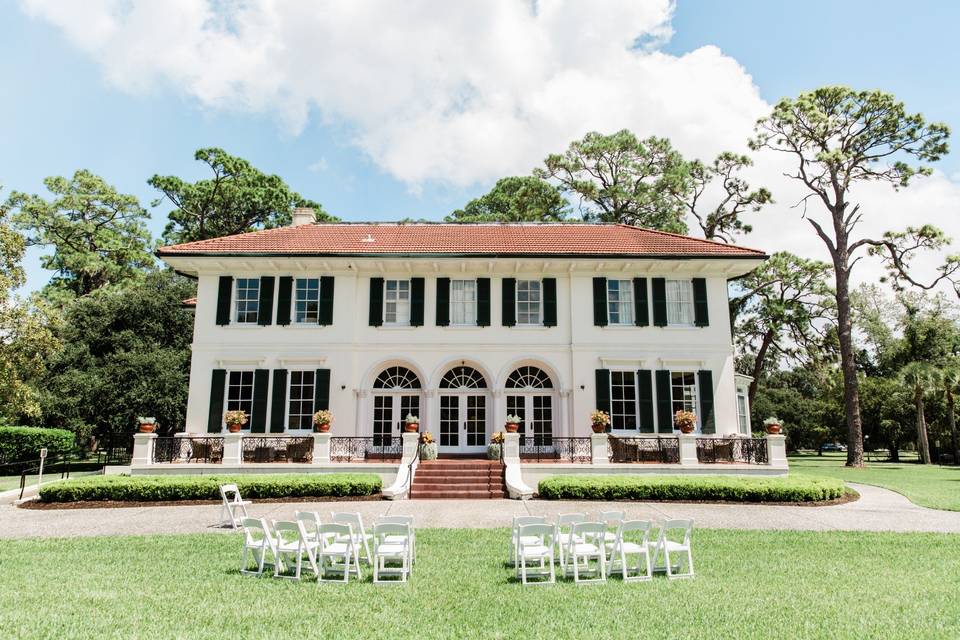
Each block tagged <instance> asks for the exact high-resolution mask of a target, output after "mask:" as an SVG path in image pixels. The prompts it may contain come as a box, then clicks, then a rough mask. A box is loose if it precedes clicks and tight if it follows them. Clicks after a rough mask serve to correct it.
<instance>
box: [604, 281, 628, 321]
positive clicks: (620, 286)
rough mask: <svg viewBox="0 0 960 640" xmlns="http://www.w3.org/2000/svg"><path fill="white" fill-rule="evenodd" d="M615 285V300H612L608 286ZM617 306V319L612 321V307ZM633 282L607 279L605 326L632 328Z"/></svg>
mask: <svg viewBox="0 0 960 640" xmlns="http://www.w3.org/2000/svg"><path fill="white" fill-rule="evenodd" d="M613 283H616V285H617V299H616V300H612V299H611V298H612V294H613V292H612V291H611V290H610V285H611V284H613ZM613 305H617V307H618V309H617V312H616V313H617V319H616V320H614V319H613V310H612V308H611V307H612V306H613ZM633 312H634V307H633V280H621V279H619V278H608V279H607V324H611V325H614V326H632V325H633V324H634V318H633Z"/></svg>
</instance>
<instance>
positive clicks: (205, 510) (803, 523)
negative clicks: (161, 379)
mask: <svg viewBox="0 0 960 640" xmlns="http://www.w3.org/2000/svg"><path fill="white" fill-rule="evenodd" d="M851 486H852V487H854V488H855V489H856V490H857V491H858V492H860V496H861V498H860V500H858V501H856V502H850V503H847V504H841V505H833V506H826V507H792V506H773V505H752V504H744V505H729V504H687V503H664V502H616V503H605V502H572V501H564V502H552V501H546V500H531V501H527V502H521V501H518V500H402V501H397V502H388V501H375V502H303V503H291V502H287V503H261V504H254V505H253V507H252V508H251V509H250V515H253V516H258V517H260V516H262V517H266V518H274V519H278V520H279V519H286V518H291V517H292V516H293V512H294V510H297V509H299V510H312V511H319V512H320V513H321V514H326V513H329V512H330V511H359V512H360V513H361V514H363V517H364V520H366V521H368V522H372V521H373V519H374V518H376V517H377V516H379V515H384V514H390V513H392V514H409V515H413V516H414V517H415V518H416V522H417V526H418V527H469V528H489V527H509V526H510V521H511V518H512V517H513V516H515V515H527V514H532V515H546V516H549V517H550V518H553V517H554V516H556V514H558V513H570V512H578V511H583V512H587V513H596V512H597V511H599V510H602V509H605V508H611V509H623V510H625V511H626V512H627V516H628V517H629V518H639V519H649V520H654V521H662V520H665V519H668V518H692V519H693V520H694V521H695V522H696V524H697V526H698V527H708V528H720V529H795V530H807V531H835V530H841V531H900V532H904V531H932V532H944V533H960V512H952V511H937V510H934V509H927V508H924V507H918V506H916V505H914V504H913V503H911V502H910V501H909V500H907V499H906V498H904V497H903V496H901V495H900V494H898V493H894V492H893V491H889V490H887V489H881V488H878V487H870V486H866V485H859V484H852V485H851ZM219 511H220V506H219V505H199V506H183V507H175V506H167V507H164V506H156V507H135V508H117V509H50V510H39V509H20V508H17V507H15V506H13V505H12V504H9V503H7V504H0V538H25V537H59V536H71V537H72V536H97V535H122V534H152V533H203V532H217V531H220V532H223V531H227V530H225V529H222V528H220V527H218V526H217V524H216V523H217V520H218V516H219Z"/></svg>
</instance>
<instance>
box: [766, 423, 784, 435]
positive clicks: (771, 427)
mask: <svg viewBox="0 0 960 640" xmlns="http://www.w3.org/2000/svg"><path fill="white" fill-rule="evenodd" d="M766 429H767V433H769V434H770V435H776V434H778V433H780V429H781V427H780V425H778V424H768V425H766Z"/></svg>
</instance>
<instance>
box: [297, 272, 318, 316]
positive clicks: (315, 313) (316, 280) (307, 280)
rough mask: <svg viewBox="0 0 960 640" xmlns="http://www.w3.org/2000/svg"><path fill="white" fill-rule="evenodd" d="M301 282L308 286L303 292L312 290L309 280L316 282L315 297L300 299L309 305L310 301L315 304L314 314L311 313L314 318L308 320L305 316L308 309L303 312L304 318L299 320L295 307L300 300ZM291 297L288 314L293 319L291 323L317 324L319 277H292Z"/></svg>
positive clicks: (308, 313) (307, 314)
mask: <svg viewBox="0 0 960 640" xmlns="http://www.w3.org/2000/svg"><path fill="white" fill-rule="evenodd" d="M301 282H304V283H307V287H308V288H306V289H304V292H306V293H308V294H309V293H310V292H311V291H312V290H311V289H309V283H310V282H316V283H317V286H316V299H314V300H311V299H309V298H306V299H304V300H302V302H305V303H306V304H307V305H309V304H310V303H311V302H313V303H315V304H316V310H315V311H314V314H313V315H314V319H313V320H308V319H306V318H307V317H308V316H309V315H310V312H309V311H305V312H304V319H303V320H300V318H299V310H298V309H297V306H298V304H299V303H300V302H301V300H300V297H299V296H300V283H301ZM292 298H293V299H292V300H291V301H290V304H291V308H290V316H291V318H292V320H293V324H298V325H311V326H315V325H318V324H319V323H320V278H314V277H310V276H307V277H304V278H294V279H293V296H292Z"/></svg>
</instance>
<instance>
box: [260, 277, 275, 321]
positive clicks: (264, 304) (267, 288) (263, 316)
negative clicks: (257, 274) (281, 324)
mask: <svg viewBox="0 0 960 640" xmlns="http://www.w3.org/2000/svg"><path fill="white" fill-rule="evenodd" d="M274 280H275V278H274V277H273V276H264V277H262V278H260V302H259V304H258V305H257V324H259V325H262V326H264V327H265V326H267V325H269V324H272V323H273V283H274Z"/></svg>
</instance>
